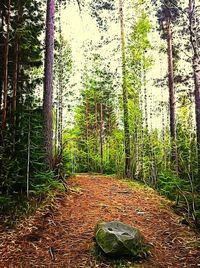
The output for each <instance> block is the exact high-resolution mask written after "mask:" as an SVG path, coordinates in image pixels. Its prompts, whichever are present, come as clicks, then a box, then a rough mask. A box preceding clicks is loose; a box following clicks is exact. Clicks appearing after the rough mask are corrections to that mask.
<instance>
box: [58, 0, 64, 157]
mask: <svg viewBox="0 0 200 268" xmlns="http://www.w3.org/2000/svg"><path fill="white" fill-rule="evenodd" d="M61 8H62V6H61V1H59V39H60V48H59V93H58V95H59V104H58V105H59V106H58V148H59V149H58V153H59V161H61V160H62V151H63V144H62V143H63V138H62V136H63V135H62V133H63V83H62V79H63V65H62V57H63V55H62V49H63V42H62V27H61Z"/></svg>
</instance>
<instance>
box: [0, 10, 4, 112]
mask: <svg viewBox="0 0 200 268" xmlns="http://www.w3.org/2000/svg"><path fill="white" fill-rule="evenodd" d="M0 16H1V26H0V32H2V33H3V28H4V10H3V7H1V10H0ZM2 41H3V38H2ZM2 45H3V44H0V46H2ZM1 55H3V51H1ZM2 86H3V78H2V77H0V110H1V104H2Z"/></svg>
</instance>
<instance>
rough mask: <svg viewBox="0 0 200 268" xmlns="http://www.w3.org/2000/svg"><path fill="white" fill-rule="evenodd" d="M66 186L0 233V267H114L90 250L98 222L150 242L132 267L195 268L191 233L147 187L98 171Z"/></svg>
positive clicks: (199, 257)
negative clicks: (128, 228) (120, 226)
mask: <svg viewBox="0 0 200 268" xmlns="http://www.w3.org/2000/svg"><path fill="white" fill-rule="evenodd" d="M69 188H70V189H71V190H70V192H69V193H67V194H64V195H63V196H60V197H58V198H57V199H56V202H55V203H54V207H53V209H52V208H51V207H50V208H48V209H46V210H45V211H38V212H36V214H35V215H34V216H33V217H31V218H29V219H27V220H26V221H25V222H23V223H21V225H19V226H18V227H17V229H16V230H14V231H12V232H7V233H4V234H3V235H2V236H1V238H0V267H17V268H18V267H34V268H35V267H56V268H57V267H58V268H59V267H67V268H76V267H77V268H81V267H84V268H89V267H92V268H94V267H114V264H112V263H111V262H110V261H106V260H104V259H103V260H97V259H96V257H95V256H94V254H93V253H92V245H93V235H94V228H95V225H96V223H97V222H98V221H102V220H103V221H110V220H120V221H122V222H124V223H128V224H131V225H134V226H136V227H138V228H139V229H140V230H141V232H142V233H143V234H144V236H145V238H146V240H147V241H148V242H149V243H152V245H153V250H152V256H150V257H149V259H148V260H146V261H145V262H143V263H142V264H140V265H138V266H137V267H141V268H142V267H152V268H159V267H163V268H164V267H169V268H176V267H181V268H183V267H200V250H197V249H195V248H193V247H192V244H191V243H190V242H191V241H194V240H195V239H196V237H195V234H194V232H193V231H191V230H190V228H189V227H187V226H184V225H182V224H180V223H179V222H180V217H179V216H177V215H175V214H174V213H173V212H172V211H171V210H170V209H169V208H168V205H167V201H165V200H164V199H163V198H161V197H159V196H158V195H156V194H155V193H154V192H153V191H151V190H148V189H146V190H145V189H142V188H138V187H136V188H132V189H130V187H128V185H127V184H126V183H124V182H121V181H119V180H116V179H113V178H108V177H104V176H98V175H78V176H76V177H74V178H71V179H70V180H69ZM129 265H130V264H129ZM120 267H135V266H133V264H132V265H130V266H120Z"/></svg>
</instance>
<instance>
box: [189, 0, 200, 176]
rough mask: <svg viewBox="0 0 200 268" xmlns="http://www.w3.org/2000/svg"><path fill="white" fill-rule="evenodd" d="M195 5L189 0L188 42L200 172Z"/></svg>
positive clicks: (199, 84) (199, 75) (199, 74)
mask: <svg viewBox="0 0 200 268" xmlns="http://www.w3.org/2000/svg"><path fill="white" fill-rule="evenodd" d="M196 24H197V23H196V6H195V0H189V29H190V42H191V45H192V50H193V59H192V63H193V71H194V86H195V90H194V96H195V114H196V134H197V154H198V155H197V157H198V173H200V55H199V48H198V33H197V30H196V29H197V25H196Z"/></svg>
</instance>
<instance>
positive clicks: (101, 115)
mask: <svg viewBox="0 0 200 268" xmlns="http://www.w3.org/2000/svg"><path fill="white" fill-rule="evenodd" d="M99 138H100V172H101V173H103V104H102V103H100V130H99Z"/></svg>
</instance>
